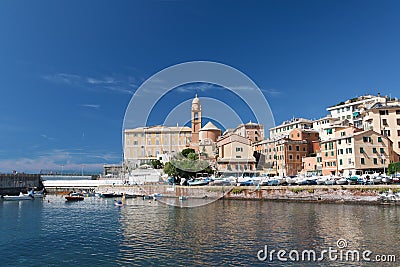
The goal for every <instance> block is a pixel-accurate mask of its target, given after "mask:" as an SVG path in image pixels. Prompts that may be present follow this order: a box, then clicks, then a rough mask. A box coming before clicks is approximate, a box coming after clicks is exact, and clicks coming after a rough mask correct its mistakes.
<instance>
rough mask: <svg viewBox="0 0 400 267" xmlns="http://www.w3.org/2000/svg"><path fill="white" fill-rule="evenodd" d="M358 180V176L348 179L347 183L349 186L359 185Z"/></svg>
mask: <svg viewBox="0 0 400 267" xmlns="http://www.w3.org/2000/svg"><path fill="white" fill-rule="evenodd" d="M358 178H359V177H357V176H351V177H349V178H347V181H348V183H349V184H357V183H358Z"/></svg>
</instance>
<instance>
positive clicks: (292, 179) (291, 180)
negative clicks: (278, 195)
mask: <svg viewBox="0 0 400 267" xmlns="http://www.w3.org/2000/svg"><path fill="white" fill-rule="evenodd" d="M286 183H287V184H289V185H293V184H296V183H297V177H286Z"/></svg>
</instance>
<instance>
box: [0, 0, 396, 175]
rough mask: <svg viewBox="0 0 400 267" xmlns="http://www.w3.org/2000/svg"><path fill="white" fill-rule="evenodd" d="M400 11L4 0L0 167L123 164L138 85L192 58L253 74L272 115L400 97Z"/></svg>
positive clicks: (391, 5)
mask: <svg viewBox="0 0 400 267" xmlns="http://www.w3.org/2000/svg"><path fill="white" fill-rule="evenodd" d="M399 12H400V2H399V1H352V0H349V1H329V0H327V1H299V0H296V1H289V0H279V1H71V0H68V1H16V0H13V1H11V0H10V1H8V0H2V1H0V34H1V39H0V40H1V41H0V92H1V104H0V140H1V145H0V172H10V171H12V170H13V169H16V170H18V171H27V172H38V171H40V170H41V169H56V168H58V169H60V168H61V167H60V166H61V165H65V167H64V169H81V167H82V166H83V164H84V168H85V170H99V169H101V166H102V164H104V163H119V162H121V160H122V142H121V129H122V123H123V117H124V113H125V109H126V107H127V105H128V103H129V101H130V99H131V97H132V94H133V93H134V92H135V90H136V89H137V88H138V86H140V84H141V83H142V82H143V81H145V80H146V79H148V78H149V77H150V76H152V75H153V74H155V73H156V72H158V71H160V70H162V69H164V68H166V67H169V66H171V65H174V64H178V63H182V62H187V61H194V60H209V61H216V62H221V63H224V64H227V65H230V66H232V67H234V68H237V69H238V70H240V71H242V72H243V73H245V74H246V75H248V76H249V77H250V78H251V79H252V80H253V81H254V82H255V83H256V84H257V85H258V86H259V88H261V90H262V92H263V93H264V95H265V97H266V98H267V100H268V102H269V105H270V107H271V109H272V112H273V114H274V117H275V121H276V123H281V122H282V121H283V120H286V119H290V118H291V117H307V118H318V117H321V116H324V115H325V114H326V110H325V108H326V107H327V106H330V105H333V104H335V103H338V102H340V101H342V100H345V99H348V98H352V97H355V96H359V95H362V94H365V93H371V94H376V93H377V92H381V93H382V94H384V95H385V94H386V95H391V96H397V97H398V96H400V90H399V88H400V76H399V70H400V49H399V47H400V16H398V14H399ZM176 92H177V94H179V90H177V91H176Z"/></svg>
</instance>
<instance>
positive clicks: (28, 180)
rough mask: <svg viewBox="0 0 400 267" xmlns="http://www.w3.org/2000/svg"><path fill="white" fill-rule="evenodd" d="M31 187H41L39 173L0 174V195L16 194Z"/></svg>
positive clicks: (39, 188)
mask: <svg viewBox="0 0 400 267" xmlns="http://www.w3.org/2000/svg"><path fill="white" fill-rule="evenodd" d="M33 187H36V188H37V189H38V190H41V189H42V188H43V184H42V182H41V178H40V174H25V173H16V174H0V195H18V194H19V193H20V192H24V193H26V192H27V189H29V188H33Z"/></svg>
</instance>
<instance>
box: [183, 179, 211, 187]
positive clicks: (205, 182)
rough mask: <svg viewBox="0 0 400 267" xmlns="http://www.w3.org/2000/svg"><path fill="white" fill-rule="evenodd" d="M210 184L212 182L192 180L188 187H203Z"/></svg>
mask: <svg viewBox="0 0 400 267" xmlns="http://www.w3.org/2000/svg"><path fill="white" fill-rule="evenodd" d="M209 183H210V181H207V180H202V179H201V180H196V179H193V180H190V181H188V185H189V186H201V185H208V184H209Z"/></svg>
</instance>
